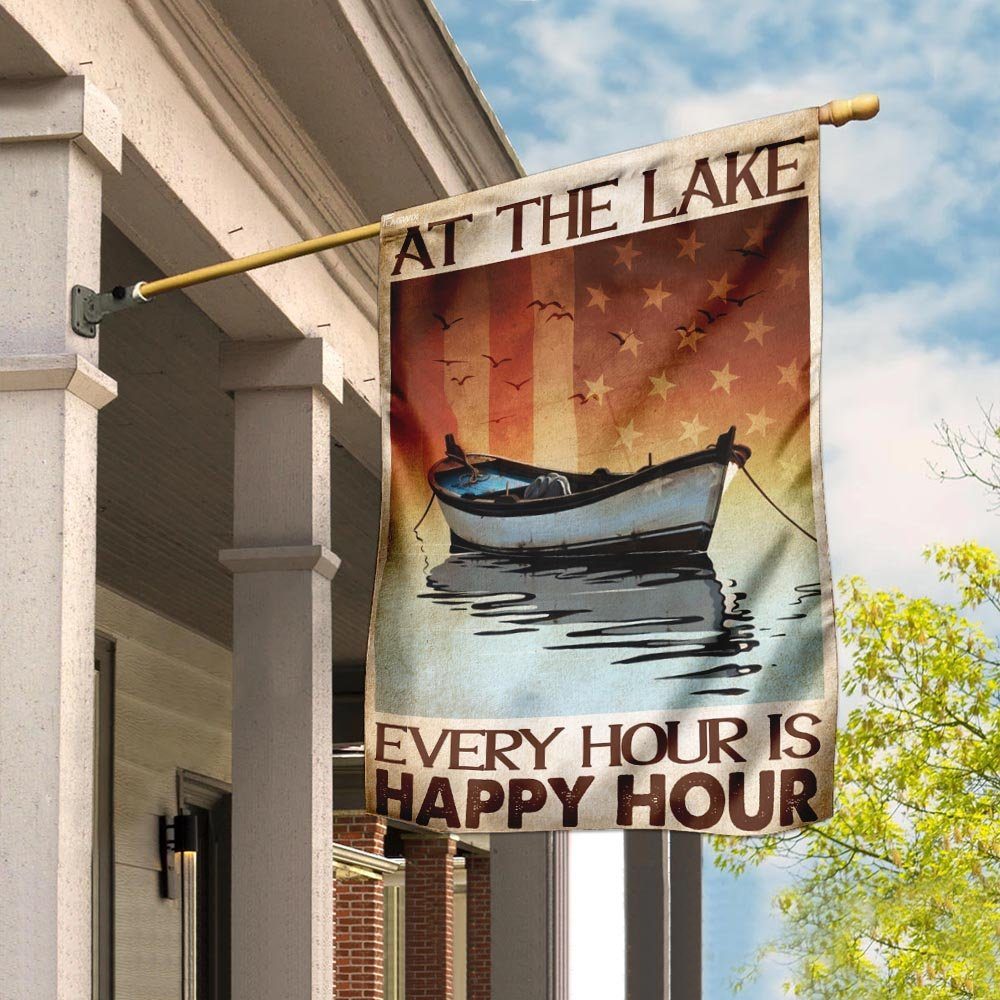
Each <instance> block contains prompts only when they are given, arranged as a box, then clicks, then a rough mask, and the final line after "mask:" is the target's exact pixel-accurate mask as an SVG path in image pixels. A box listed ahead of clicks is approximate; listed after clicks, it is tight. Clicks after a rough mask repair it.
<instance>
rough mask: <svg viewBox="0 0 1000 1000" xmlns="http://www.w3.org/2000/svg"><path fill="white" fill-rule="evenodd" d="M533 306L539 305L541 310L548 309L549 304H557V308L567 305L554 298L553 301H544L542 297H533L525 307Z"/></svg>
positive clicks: (563, 307)
mask: <svg viewBox="0 0 1000 1000" xmlns="http://www.w3.org/2000/svg"><path fill="white" fill-rule="evenodd" d="M532 306H537V307H538V309H539V311H541V310H542V309H547V308H548V307H549V306H555V307H556V308H557V309H565V308H566V307H565V306H564V305H563V304H562V303H561V302H557V301H556V300H555V299H553V300H552V301H551V302H542V300H541V299H532V301H531V302H529V303H528V304H527V305H526V306H525V307H524V308H525V309H530V308H531V307H532Z"/></svg>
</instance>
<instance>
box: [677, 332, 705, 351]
mask: <svg viewBox="0 0 1000 1000" xmlns="http://www.w3.org/2000/svg"><path fill="white" fill-rule="evenodd" d="M678 333H679V334H680V337H681V342H680V346H679V347H678V348H677V350H678V351H683V350H684V348H685V347H690V348H691V350H692V351H694V353H695V354H697V353H698V341H699V340H703V339H704V337H705V334H703V333H699V332H698V331H697V330H694V329H692V330H678Z"/></svg>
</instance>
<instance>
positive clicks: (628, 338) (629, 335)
mask: <svg viewBox="0 0 1000 1000" xmlns="http://www.w3.org/2000/svg"><path fill="white" fill-rule="evenodd" d="M641 344H642V341H641V340H640V339H639V338H638V337H637V336H636V335H635V330H633V329H631V328H629V329H628V330H626V331H625V339H624V340H623V341H622V344H621V347H619V348H618V352H619V354H620V353H621V352H622V351H631V352H632V357H633V358H637V357H639V346H640V345H641Z"/></svg>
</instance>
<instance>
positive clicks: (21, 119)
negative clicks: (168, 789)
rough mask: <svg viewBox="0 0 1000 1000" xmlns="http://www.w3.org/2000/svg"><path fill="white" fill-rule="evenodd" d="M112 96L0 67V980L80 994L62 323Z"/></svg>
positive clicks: (78, 479)
mask: <svg viewBox="0 0 1000 1000" xmlns="http://www.w3.org/2000/svg"><path fill="white" fill-rule="evenodd" d="M120 158H121V127H120V122H119V118H118V113H117V111H116V109H115V108H114V106H113V105H111V104H110V103H109V102H108V100H107V99H106V98H105V97H104V96H103V95H102V94H101V93H100V92H98V91H96V90H94V89H93V88H92V87H90V86H88V85H87V84H86V83H85V81H84V80H83V78H82V77H66V78H62V79H58V80H44V81H36V82H33V83H6V82H0V219H3V224H4V225H3V228H4V247H3V266H2V267H0V747H2V753H0V994H2V995H3V997H4V1000H36V998H38V997H52V998H55V1000H79V998H80V997H86V996H89V995H90V986H91V980H90V961H91V953H90V927H91V925H90V898H91V896H90V871H91V860H90V854H91V839H92V822H93V821H92V799H93V781H92V771H93V727H94V720H93V710H94V708H93V689H94V572H95V561H96V541H95V534H96V520H95V488H96V469H97V411H98V410H99V409H100V408H101V407H102V406H104V405H105V404H106V403H108V402H110V401H111V400H112V399H114V397H115V383H114V381H113V380H112V379H110V378H108V377H107V376H106V375H104V374H103V373H102V372H100V371H99V370H98V369H97V367H96V362H97V342H96V341H95V340H85V339H83V338H80V337H78V336H77V335H76V334H74V333H73V332H72V330H71V329H70V324H69V293H70V288H71V287H72V285H74V284H78V283H80V284H86V285H90V286H92V287H96V285H97V282H98V280H99V272H100V233H101V175H102V173H103V172H104V171H106V170H117V169H119V167H120Z"/></svg>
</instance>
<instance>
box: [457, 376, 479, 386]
mask: <svg viewBox="0 0 1000 1000" xmlns="http://www.w3.org/2000/svg"><path fill="white" fill-rule="evenodd" d="M475 377H476V376H475V375H463V376H462V377H461V378H455V376H454V375H452V377H451V380H452V382H457V383H458V384H459V385H465V383H466V382H468V381H469V379H470V378H475Z"/></svg>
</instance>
